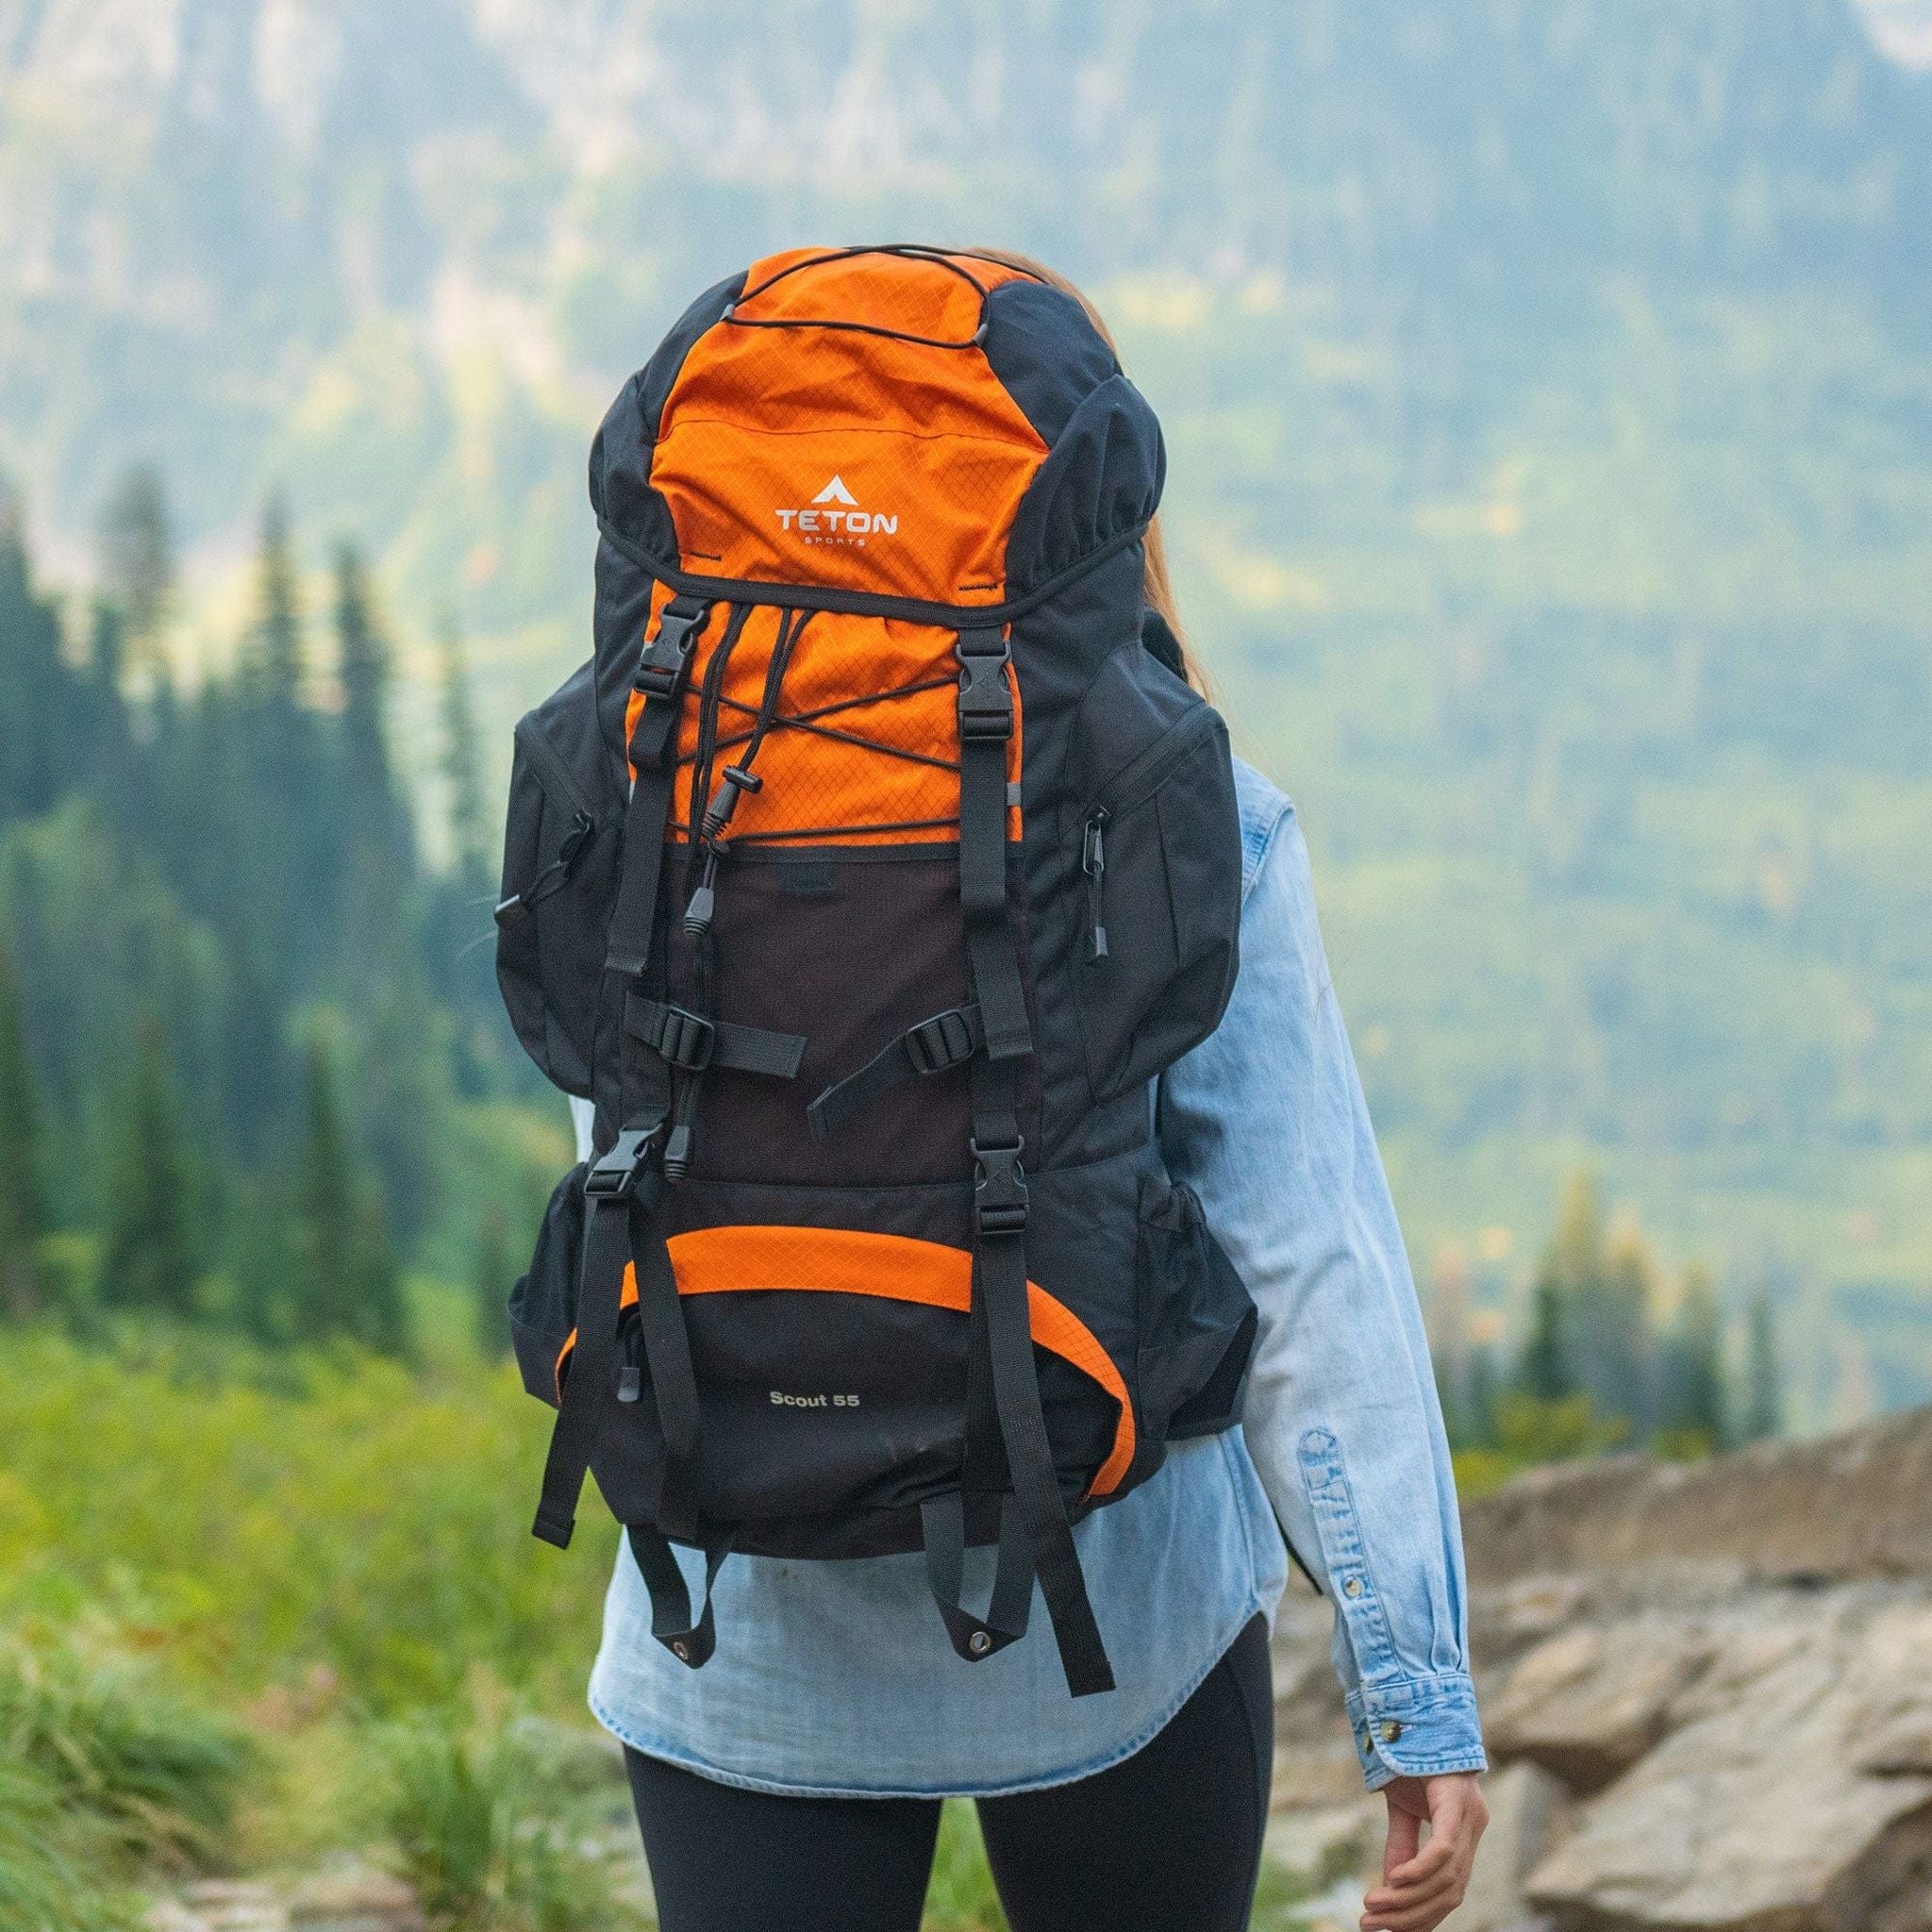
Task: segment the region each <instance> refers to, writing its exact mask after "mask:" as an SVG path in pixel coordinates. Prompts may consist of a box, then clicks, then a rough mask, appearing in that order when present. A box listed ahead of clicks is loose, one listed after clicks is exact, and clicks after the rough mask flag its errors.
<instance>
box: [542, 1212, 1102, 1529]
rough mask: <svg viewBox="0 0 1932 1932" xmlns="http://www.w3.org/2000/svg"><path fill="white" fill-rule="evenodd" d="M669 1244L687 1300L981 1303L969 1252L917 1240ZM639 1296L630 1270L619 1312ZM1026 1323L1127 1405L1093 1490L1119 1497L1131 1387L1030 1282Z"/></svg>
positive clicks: (754, 1237)
mask: <svg viewBox="0 0 1932 1932" xmlns="http://www.w3.org/2000/svg"><path fill="white" fill-rule="evenodd" d="M668 1245H669V1247H670V1249H671V1269H672V1273H673V1274H675V1275H676V1277H677V1291H678V1293H679V1294H734V1293H741V1292H744V1291H747V1290H761V1291H783V1292H794V1293H796V1292H806V1293H811V1292H818V1293H826V1294H874V1295H879V1296H882V1297H884V1298H885V1299H886V1300H888V1301H900V1302H922V1303H924V1304H925V1305H926V1306H928V1307H935V1308H950V1309H952V1310H953V1312H954V1313H955V1314H959V1315H963V1314H965V1313H966V1312H967V1311H968V1309H969V1308H970V1307H972V1304H973V1257H972V1256H971V1255H970V1254H968V1253H967V1252H966V1250H965V1249H964V1248H949V1247H946V1246H945V1245H944V1244H943V1243H941V1242H939V1241H915V1240H914V1239H913V1238H912V1237H911V1236H910V1235H903V1234H867V1233H864V1232H862V1231H860V1230H859V1229H857V1228H846V1227H707V1228H700V1229H698V1230H697V1231H696V1232H695V1233H692V1234H677V1235H673V1236H672V1237H671V1240H670V1242H669V1244H668ZM637 1298H638V1277H637V1270H636V1268H635V1267H633V1266H631V1265H629V1264H626V1265H625V1271H624V1288H623V1291H622V1292H621V1293H620V1295H619V1297H618V1307H620V1308H627V1307H630V1306H631V1304H632V1303H633V1302H635V1301H636V1300H637ZM1026 1316H1027V1324H1028V1326H1029V1327H1030V1328H1031V1329H1032V1331H1033V1340H1034V1341H1036V1342H1037V1343H1039V1345H1040V1346H1041V1348H1044V1349H1049V1350H1051V1351H1052V1353H1053V1354H1055V1355H1057V1356H1058V1357H1060V1358H1061V1359H1062V1360H1063V1361H1068V1362H1071V1363H1072V1364H1073V1365H1074V1368H1076V1369H1078V1370H1079V1371H1080V1373H1081V1374H1083V1375H1086V1376H1088V1377H1089V1378H1091V1380H1093V1381H1095V1382H1098V1383H1099V1384H1100V1386H1101V1387H1102V1388H1103V1389H1105V1390H1106V1391H1107V1392H1108V1394H1109V1395H1111V1396H1112V1397H1113V1399H1114V1401H1115V1402H1116V1403H1118V1404H1119V1405H1120V1421H1119V1422H1118V1423H1117V1424H1116V1425H1115V1427H1114V1437H1113V1446H1112V1448H1111V1449H1109V1450H1108V1457H1107V1460H1106V1461H1105V1462H1103V1463H1102V1464H1101V1465H1100V1468H1099V1470H1098V1472H1097V1473H1096V1474H1095V1475H1094V1478H1093V1481H1092V1482H1091V1484H1090V1485H1089V1487H1088V1491H1087V1493H1088V1495H1089V1496H1091V1497H1095V1498H1098V1497H1101V1496H1108V1495H1111V1494H1112V1493H1113V1491H1115V1490H1116V1489H1117V1488H1118V1487H1119V1486H1120V1482H1121V1479H1122V1477H1124V1475H1125V1474H1126V1473H1127V1466H1128V1465H1129V1464H1130V1463H1131V1462H1132V1461H1133V1459H1134V1440H1135V1438H1134V1405H1133V1404H1132V1403H1131V1402H1130V1401H1128V1399H1127V1385H1126V1382H1125V1381H1124V1379H1123V1377H1122V1375H1121V1372H1120V1370H1119V1369H1118V1368H1117V1367H1116V1366H1115V1365H1114V1359H1113V1357H1111V1356H1110V1355H1108V1352H1107V1351H1106V1349H1104V1348H1102V1347H1101V1345H1100V1343H1099V1341H1097V1340H1096V1339H1095V1337H1094V1334H1093V1331H1092V1330H1091V1328H1089V1327H1088V1325H1087V1324H1086V1323H1084V1322H1083V1321H1081V1320H1080V1318H1079V1317H1078V1316H1077V1315H1076V1314H1074V1311H1073V1310H1072V1309H1071V1308H1069V1307H1066V1306H1065V1305H1064V1304H1062V1303H1060V1302H1057V1301H1056V1300H1055V1299H1054V1298H1053V1296H1052V1295H1050V1294H1048V1293H1047V1291H1045V1290H1044V1289H1043V1288H1041V1287H1040V1286H1039V1285H1038V1284H1037V1283H1035V1282H1031V1281H1029V1282H1028V1283H1027V1284H1026ZM576 1342H577V1331H576V1330H575V1328H573V1329H572V1330H571V1331H570V1334H569V1336H568V1337H567V1338H566V1340H565V1341H564V1344H563V1346H562V1347H561V1348H560V1349H559V1350H558V1353H557V1393H558V1400H559V1401H561V1400H562V1398H563V1365H564V1363H565V1361H566V1360H568V1359H569V1357H570V1353H571V1351H572V1350H573V1349H574V1348H575V1346H576Z"/></svg>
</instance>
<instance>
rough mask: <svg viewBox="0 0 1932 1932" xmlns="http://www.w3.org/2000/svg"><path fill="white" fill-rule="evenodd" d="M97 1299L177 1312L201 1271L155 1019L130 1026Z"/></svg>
mask: <svg viewBox="0 0 1932 1932" xmlns="http://www.w3.org/2000/svg"><path fill="white" fill-rule="evenodd" d="M194 1208H195V1174H194V1166H193V1161H192V1157H191V1154H190V1149H189V1142H188V1135H187V1131H186V1129H185V1127H184V1126H183V1124H182V1118H181V1108H180V1103H179V1100H178V1098H177V1097H176V1094H175V1077H174V1069H173V1067H172V1065H171V1064H170V1059H169V1054H168V1044H167V1041H166V1038H165V1037H164V1035H163V1034H162V1032H161V1028H160V1025H159V1023H158V1021H156V1020H155V1018H154V1017H153V1016H152V1015H151V1014H150V1015H145V1016H143V1018H142V1021H141V1022H140V1024H138V1025H137V1026H136V1028H135V1034H134V1068H133V1075H132V1078H131V1080H130V1083H129V1090H128V1094H127V1099H126V1102H125V1108H124V1111H123V1113H122V1116H121V1122H120V1131H119V1135H118V1139H117V1145H116V1147H115V1151H114V1158H113V1161H112V1165H111V1169H110V1174H109V1185H108V1239H107V1245H106V1249H105V1251H104V1253H103V1256H102V1261H101V1287H100V1299H101V1301H102V1303H103V1304H104V1306H106V1307H113V1308H138V1309H140V1310H141V1311H142V1312H143V1313H148V1314H164V1315H172V1316H175V1317H177V1318H182V1319H185V1318H187V1317H188V1316H191V1315H192V1314H193V1312H194V1290H195V1284H196V1283H197V1282H198V1281H199V1279H200V1278H201V1274H202V1272H203V1256H202V1254H201V1251H200V1247H199V1243H198V1241H197V1240H196V1227H195V1222H196V1216H195V1211H194Z"/></svg>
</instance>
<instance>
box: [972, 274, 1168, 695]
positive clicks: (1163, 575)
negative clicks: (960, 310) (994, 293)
mask: <svg viewBox="0 0 1932 1932" xmlns="http://www.w3.org/2000/svg"><path fill="white" fill-rule="evenodd" d="M969 252H970V253H972V254H974V255H977V256H983V257H984V258H986V259H987V260H988V261H996V262H998V263H999V264H1000V265H1001V266H1002V267H1003V268H1014V269H1018V270H1019V271H1020V273H1021V274H1022V275H1033V276H1035V277H1036V278H1037V279H1039V280H1040V281H1042V282H1044V283H1046V284H1047V286H1048V287H1049V288H1054V289H1058V291H1060V293H1061V294H1063V295H1071V296H1072V297H1073V298H1074V301H1075V302H1077V303H1078V304H1079V305H1080V307H1081V308H1082V310H1083V311H1084V312H1085V314H1086V317H1087V320H1088V321H1089V322H1091V324H1092V325H1093V327H1094V330H1095V332H1096V333H1097V334H1098V335H1099V337H1100V340H1101V341H1104V342H1105V343H1106V344H1107V346H1108V348H1109V349H1111V350H1112V351H1113V353H1114V359H1115V360H1116V361H1118V360H1119V359H1120V353H1121V352H1120V344H1119V343H1118V342H1116V341H1114V339H1113V331H1112V330H1111V329H1110V328H1108V325H1107V318H1106V317H1105V316H1104V315H1102V314H1101V312H1100V310H1099V309H1097V308H1094V306H1093V303H1092V301H1091V298H1090V297H1089V296H1088V294H1087V292H1086V291H1085V290H1083V289H1081V288H1080V287H1078V286H1077V285H1076V284H1075V283H1074V282H1072V281H1070V280H1068V278H1067V277H1066V276H1065V275H1061V274H1060V272H1059V271H1058V269H1052V268H1048V267H1047V265H1046V264H1045V262H1043V261H1036V260H1035V259H1034V258H1033V257H1032V256H1030V255H1022V254H1021V253H1020V252H1019V250H1018V249H1015V248H974V249H972V250H971V251H969ZM1145 549H1146V558H1147V564H1146V577H1145V580H1144V583H1143V586H1142V590H1141V595H1142V596H1143V597H1144V598H1145V599H1146V601H1147V608H1149V609H1150V610H1153V611H1156V612H1158V614H1159V615H1160V616H1161V617H1162V618H1164V619H1165V620H1166V623H1167V627H1168V629H1169V630H1171V631H1172V632H1173V633H1174V642H1175V643H1176V644H1177V645H1179V647H1180V653H1181V671H1182V675H1184V676H1185V677H1186V678H1187V680H1188V682H1189V683H1190V684H1193V685H1198V684H1199V683H1200V678H1199V676H1198V675H1197V674H1196V672H1195V669H1194V659H1193V654H1192V653H1191V651H1190V650H1189V648H1188V633H1187V630H1186V628H1185V627H1184V626H1183V625H1182V623H1181V613H1180V608H1179V606H1178V605H1176V604H1175V602H1174V579H1173V577H1172V576H1170V575H1169V574H1168V568H1167V540H1166V538H1165V537H1163V536H1162V535H1161V530H1160V513H1159V511H1158V510H1157V511H1156V512H1155V513H1154V516H1153V518H1152V519H1151V520H1150V522H1149V523H1148V525H1147V537H1146V543H1145Z"/></svg>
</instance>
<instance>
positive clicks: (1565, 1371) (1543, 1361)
mask: <svg viewBox="0 0 1932 1932" xmlns="http://www.w3.org/2000/svg"><path fill="white" fill-rule="evenodd" d="M1566 1326H1567V1324H1566V1323H1565V1320H1564V1308H1563V1285H1562V1282H1561V1281H1560V1280H1559V1279H1558V1278H1557V1274H1556V1272H1555V1270H1554V1269H1553V1268H1551V1267H1550V1266H1549V1265H1548V1264H1547V1263H1546V1264H1545V1265H1544V1267H1543V1269H1542V1272H1541V1274H1539V1275H1538V1276H1537V1282H1536V1291H1535V1299H1534V1301H1533V1303H1532V1305H1531V1315H1530V1327H1529V1340H1528V1341H1526V1342H1525V1343H1524V1349H1523V1358H1522V1360H1521V1361H1520V1362H1519V1364H1518V1365H1517V1371H1516V1380H1517V1385H1518V1387H1519V1388H1521V1389H1522V1391H1523V1392H1524V1394H1526V1395H1534V1396H1536V1397H1537V1398H1538V1400H1539V1401H1542V1402H1560V1401H1561V1400H1562V1399H1563V1398H1564V1397H1565V1396H1566V1395H1574V1393H1575V1392H1576V1378H1575V1376H1574V1374H1572V1372H1571V1368H1570V1347H1569V1341H1568V1338H1567V1336H1566V1334H1565V1332H1564V1331H1565V1328H1566Z"/></svg>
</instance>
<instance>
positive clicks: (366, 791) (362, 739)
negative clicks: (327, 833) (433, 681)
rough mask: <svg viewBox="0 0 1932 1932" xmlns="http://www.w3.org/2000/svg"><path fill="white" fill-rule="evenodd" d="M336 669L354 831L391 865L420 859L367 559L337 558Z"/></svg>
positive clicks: (352, 550) (340, 551) (347, 550)
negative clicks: (391, 718) (394, 757)
mask: <svg viewBox="0 0 1932 1932" xmlns="http://www.w3.org/2000/svg"><path fill="white" fill-rule="evenodd" d="M335 578H336V613H335V614H336V668H337V675H339V676H340V678H341V686H342V752H343V761H344V767H345V769H344V772H343V781H344V783H345V785H346V787H347V806H348V812H349V822H348V831H349V837H350V840H351V841H352V843H353V844H356V845H359V846H366V847H368V848H369V849H370V853H371V856H372V857H373V858H375V859H377V860H378V861H380V862H383V863H386V864H394V863H401V864H403V865H405V866H407V865H408V863H409V862H410V861H411V859H412V858H413V854H412V852H411V850H410V845H411V841H410V840H409V837H408V824H407V819H406V817H405V815H404V813H403V810H402V807H401V803H400V801H399V799H398V798H397V795H396V785H395V775H394V774H393V772H392V771H391V767H390V758H389V725H388V712H389V689H390V672H391V665H390V653H389V645H388V642H387V641H386V640H385V639H384V637H383V635H382V632H381V629H380V627H379V626H378V625H377V624H376V620H375V607H374V604H373V602H372V599H371V596H370V590H369V576H368V573H367V571H366V570H365V569H364V567H363V563H362V555H361V552H360V551H358V549H357V547H356V546H355V544H353V543H349V542H344V543H342V544H341V545H339V546H338V548H337V551H336V568H335Z"/></svg>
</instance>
